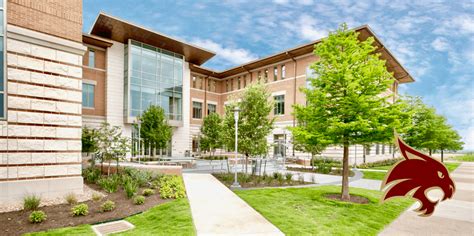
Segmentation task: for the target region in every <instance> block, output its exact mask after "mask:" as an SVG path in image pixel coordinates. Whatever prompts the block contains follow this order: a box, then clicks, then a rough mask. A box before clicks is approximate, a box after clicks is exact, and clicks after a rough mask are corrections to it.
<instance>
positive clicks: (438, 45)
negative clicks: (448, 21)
mask: <svg viewBox="0 0 474 236" xmlns="http://www.w3.org/2000/svg"><path fill="white" fill-rule="evenodd" d="M431 46H432V47H433V48H434V49H435V50H436V51H440V52H445V51H447V50H448V49H449V44H448V42H447V41H446V39H445V38H442V37H438V38H436V39H435V40H434V41H433V42H432V43H431Z"/></svg>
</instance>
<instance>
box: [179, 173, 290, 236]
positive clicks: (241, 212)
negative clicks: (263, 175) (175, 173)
mask: <svg viewBox="0 0 474 236" xmlns="http://www.w3.org/2000/svg"><path fill="white" fill-rule="evenodd" d="M183 178H184V183H185V185H186V192H187V195H188V199H189V203H190V205H191V213H192V216H193V220H194V225H195V227H196V231H197V234H198V235H242V234H245V235H283V233H282V232H281V231H280V230H279V229H278V228H277V227H275V226H274V225H272V224H271V223H270V222H269V221H268V220H266V219H265V218H264V217H263V216H261V215H260V214H259V213H258V212H256V211H255V210H254V209H253V208H252V207H250V206H249V205H248V204H247V203H245V202H244V201H243V200H242V199H240V198H239V197H238V196H237V195H235V194H234V193H233V192H232V191H230V190H229V189H228V188H227V187H225V186H224V185H223V184H222V183H221V182H219V181H218V180H217V179H216V178H214V177H213V176H212V175H210V174H197V173H196V174H191V173H186V174H183Z"/></svg>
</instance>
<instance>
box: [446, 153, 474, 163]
mask: <svg viewBox="0 0 474 236" xmlns="http://www.w3.org/2000/svg"><path fill="white" fill-rule="evenodd" d="M451 159H452V160H455V161H468V162H474V154H472V153H469V154H466V155H462V156H454V157H452V158H451Z"/></svg>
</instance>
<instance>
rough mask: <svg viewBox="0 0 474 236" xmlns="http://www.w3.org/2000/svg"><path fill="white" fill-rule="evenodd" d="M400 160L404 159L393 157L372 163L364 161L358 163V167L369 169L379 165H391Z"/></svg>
mask: <svg viewBox="0 0 474 236" xmlns="http://www.w3.org/2000/svg"><path fill="white" fill-rule="evenodd" d="M400 160H402V158H391V159H385V160H381V161H376V162H371V163H363V164H360V165H358V166H357V168H361V169H367V168H373V167H379V166H391V165H394V164H395V163H397V162H399V161H400Z"/></svg>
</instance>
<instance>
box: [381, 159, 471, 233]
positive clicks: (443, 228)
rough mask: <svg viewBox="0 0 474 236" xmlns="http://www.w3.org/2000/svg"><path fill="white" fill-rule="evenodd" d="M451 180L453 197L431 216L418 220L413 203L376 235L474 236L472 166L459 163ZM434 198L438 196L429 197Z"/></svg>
mask: <svg viewBox="0 0 474 236" xmlns="http://www.w3.org/2000/svg"><path fill="white" fill-rule="evenodd" d="M451 177H452V178H453V180H454V183H455V184H456V192H455V193H454V197H453V198H452V199H449V200H447V201H443V202H440V203H438V206H437V207H436V209H435V211H434V213H433V215H431V216H429V217H420V216H418V213H416V212H414V211H413V210H414V209H416V208H417V206H418V203H416V204H414V205H413V206H412V207H410V209H408V210H407V211H405V212H404V213H402V214H401V215H400V217H398V219H396V220H395V221H394V222H392V223H391V224H390V225H389V226H387V227H386V228H385V229H384V230H383V231H382V232H381V233H380V235H456V236H457V235H474V163H467V162H464V163H462V164H461V166H459V167H458V168H457V169H456V170H455V171H454V172H453V173H452V174H451ZM430 193H431V192H430ZM434 195H438V197H440V196H441V194H436V193H435V194H429V196H430V197H431V196H434Z"/></svg>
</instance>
